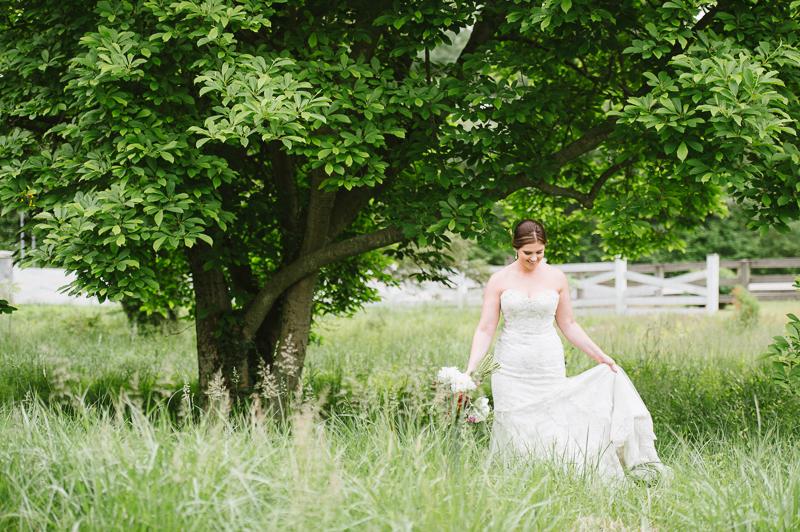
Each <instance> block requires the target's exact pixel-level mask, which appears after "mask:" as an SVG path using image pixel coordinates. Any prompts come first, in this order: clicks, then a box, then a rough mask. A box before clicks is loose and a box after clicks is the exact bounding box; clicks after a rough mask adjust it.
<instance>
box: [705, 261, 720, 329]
mask: <svg viewBox="0 0 800 532" xmlns="http://www.w3.org/2000/svg"><path fill="white" fill-rule="evenodd" d="M706 290H708V295H707V296H706V312H707V313H708V314H716V313H717V311H718V310H719V255H717V254H716V253H712V254H710V255H706Z"/></svg>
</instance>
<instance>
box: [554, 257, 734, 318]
mask: <svg viewBox="0 0 800 532" xmlns="http://www.w3.org/2000/svg"><path fill="white" fill-rule="evenodd" d="M554 266H555V267H556V268H558V269H559V270H561V271H563V272H564V273H566V274H568V275H570V276H574V277H575V278H577V282H576V283H575V284H576V286H575V290H574V295H573V299H572V306H573V308H575V309H590V308H591V309H600V308H605V309H608V311H611V310H613V312H615V313H616V314H635V313H640V312H654V311H659V310H668V311H670V312H707V313H709V314H714V313H716V312H717V311H718V310H719V255H717V254H713V255H708V256H707V257H706V263H705V268H704V269H702V270H699V271H692V272H689V273H685V274H683V275H678V276H675V277H669V278H665V277H664V271H663V269H662V270H661V271H660V272H658V271H657V272H656V273H655V275H647V274H645V273H640V272H637V271H634V270H633V269H631V268H628V261H626V260H625V259H616V260H615V261H614V262H590V263H579V264H558V265H554ZM686 269H687V270H688V269H694V268H693V267H691V266H690V267H688V268H686ZM610 281H613V282H614V286H608V282H610ZM698 281H705V286H702V285H700V284H693V283H696V282H698ZM587 292H591V293H592V297H587V296H586V294H587Z"/></svg>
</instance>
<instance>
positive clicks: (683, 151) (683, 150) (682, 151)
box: [677, 142, 689, 161]
mask: <svg viewBox="0 0 800 532" xmlns="http://www.w3.org/2000/svg"><path fill="white" fill-rule="evenodd" d="M677 155H678V159H680V160H681V161H685V160H686V156H687V155H689V148H687V147H686V143H685V142H681V145H680V146H678V151H677Z"/></svg>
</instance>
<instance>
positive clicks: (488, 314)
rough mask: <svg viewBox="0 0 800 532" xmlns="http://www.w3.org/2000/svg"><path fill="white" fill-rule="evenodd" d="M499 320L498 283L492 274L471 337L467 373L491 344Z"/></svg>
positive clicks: (473, 367) (475, 365) (476, 364)
mask: <svg viewBox="0 0 800 532" xmlns="http://www.w3.org/2000/svg"><path fill="white" fill-rule="evenodd" d="M499 321H500V283H499V281H498V280H497V279H496V278H495V276H494V275H493V276H492V277H491V278H490V279H489V282H488V283H486V292H485V293H484V294H483V308H482V309H481V320H480V322H478V328H477V329H475V335H474V336H473V337H472V349H471V350H470V352H469V363H468V364H467V373H469V372H471V371H472V370H473V369H475V368H476V367H478V363H479V362H480V361H481V359H482V358H483V357H484V355H485V354H486V352H487V351H488V350H489V346H490V345H492V339H493V338H494V333H495V331H497V323H498V322H499Z"/></svg>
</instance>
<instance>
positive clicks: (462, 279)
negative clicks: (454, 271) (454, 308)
mask: <svg viewBox="0 0 800 532" xmlns="http://www.w3.org/2000/svg"><path fill="white" fill-rule="evenodd" d="M457 279H458V280H457V281H456V300H457V302H458V308H459V310H460V309H462V308H464V300H465V299H466V297H467V290H468V289H469V288H468V287H467V276H466V275H465V274H464V273H463V272H459V274H458V278H457Z"/></svg>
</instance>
